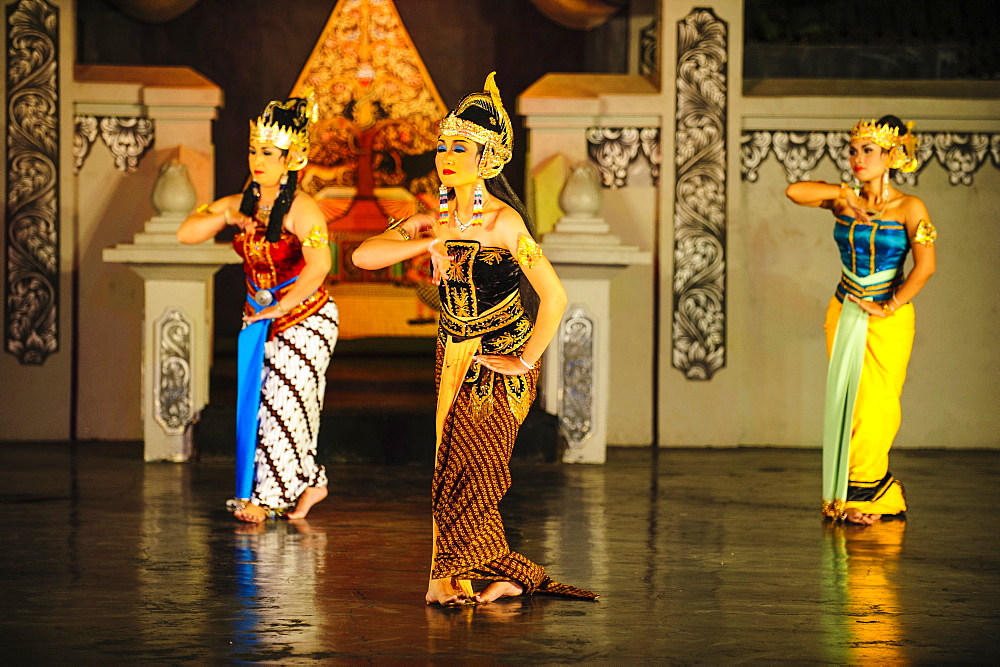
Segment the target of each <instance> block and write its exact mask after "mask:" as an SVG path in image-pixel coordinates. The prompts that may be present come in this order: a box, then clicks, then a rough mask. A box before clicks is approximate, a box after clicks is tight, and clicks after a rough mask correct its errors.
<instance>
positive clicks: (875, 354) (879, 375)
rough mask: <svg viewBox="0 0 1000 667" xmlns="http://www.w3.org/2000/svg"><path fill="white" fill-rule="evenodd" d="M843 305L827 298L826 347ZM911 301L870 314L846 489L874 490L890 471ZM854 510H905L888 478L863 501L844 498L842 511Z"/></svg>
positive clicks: (909, 340)
mask: <svg viewBox="0 0 1000 667" xmlns="http://www.w3.org/2000/svg"><path fill="white" fill-rule="evenodd" d="M841 307H842V304H841V303H840V301H838V300H837V298H836V297H833V298H831V299H830V305H829V307H828V308H827V311H826V322H825V323H824V329H825V331H826V347H827V354H828V355H829V354H830V353H831V352H832V350H833V341H834V336H835V334H836V332H837V323H838V321H839V319H840V310H841ZM913 334H914V310H913V305H912V304H906V305H904V306H902V307H901V308H899V309H897V310H896V312H895V314H894V315H892V316H891V317H877V316H875V317H869V318H868V331H867V336H866V340H865V353H864V363H863V366H862V370H861V378H860V381H859V384H858V392H857V397H856V399H855V404H854V412H853V418H852V422H851V444H850V455H849V458H848V479H849V484H850V487H852V488H854V489H857V488H872V489H874V488H875V487H876V486H877V485H878V484H879V483H880V482H881V481H882V480H883V479H884V478H885V476H886V474H887V473H888V471H889V449H890V447H892V442H893V440H894V439H895V437H896V432H897V431H898V430H899V425H900V422H901V419H902V412H901V410H900V403H899V399H900V396H901V394H902V391H903V382H904V381H905V380H906V366H907V364H908V363H909V360H910V352H911V351H912V349H913ZM848 508H857V509H858V510H859V511H861V512H863V513H865V514H898V513H900V512H903V511H905V510H906V498H905V496H904V493H903V488H902V485H901V484H900V483H899V481H898V480H895V479H893V480H892V482H891V483H890V484H888V486H887V487H886V488H884V489H879V490H878V491H877V492H876V493H875V497H874V498H872V499H871V500H867V501H858V500H851V499H850V497H848V500H847V502H846V504H845V505H844V508H843V509H845V510H846V509H848Z"/></svg>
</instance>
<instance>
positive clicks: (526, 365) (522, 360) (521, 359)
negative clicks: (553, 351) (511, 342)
mask: <svg viewBox="0 0 1000 667" xmlns="http://www.w3.org/2000/svg"><path fill="white" fill-rule="evenodd" d="M517 359H518V361H520V362H521V363H522V364H524V367H525V368H527V369H528V370H529V371H530V370H534V368H535V364H531V365H529V364H528V362H527V361H525V360H524V357H522V356H518V357H517Z"/></svg>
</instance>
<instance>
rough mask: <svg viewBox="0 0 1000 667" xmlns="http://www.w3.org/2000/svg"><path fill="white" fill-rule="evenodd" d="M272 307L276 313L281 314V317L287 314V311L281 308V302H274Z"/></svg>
mask: <svg viewBox="0 0 1000 667" xmlns="http://www.w3.org/2000/svg"><path fill="white" fill-rule="evenodd" d="M274 307H275V308H277V309H278V312H279V313H281V314H282V315H287V314H288V311H287V310H285V309H284V308H282V307H281V302H280V301H275V302H274Z"/></svg>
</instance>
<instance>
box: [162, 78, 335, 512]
mask: <svg viewBox="0 0 1000 667" xmlns="http://www.w3.org/2000/svg"><path fill="white" fill-rule="evenodd" d="M310 107H311V103H310V102H309V100H306V99H303V98H292V99H289V100H288V101H287V102H285V103H281V102H278V101H274V102H270V103H269V104H268V105H267V108H265V109H264V113H263V114H261V116H260V117H259V118H258V119H257V120H256V121H250V154H249V163H250V172H251V175H252V181H251V183H250V185H249V186H248V187H247V189H246V191H245V192H243V193H242V194H234V195H230V196H228V197H223V198H222V199H219V200H217V201H215V202H213V203H212V204H208V205H205V206H201V207H199V208H198V210H197V211H195V212H194V213H192V214H191V215H190V216H189V217H188V218H187V219H186V220H185V221H184V222H183V223H182V224H181V227H180V229H178V231H177V238H178V240H180V241H181V242H182V243H201V242H202V241H206V240H208V239H211V238H213V237H215V235H216V234H218V233H219V232H220V231H221V230H223V229H224V228H225V227H226V226H227V225H234V226H236V227H237V228H238V229H239V231H238V233H237V234H236V236H235V238H234V239H233V246H234V247H235V249H236V252H238V253H239V254H240V256H242V257H243V270H244V272H245V273H246V285H247V295H246V304H245V305H244V317H243V321H244V322H245V323H246V326H245V327H244V328H243V330H242V331H241V332H240V340H239V380H238V383H239V390H238V394H239V396H238V400H237V415H236V420H237V424H236V431H237V433H236V440H237V446H236V450H237V451H236V459H237V460H236V475H237V482H236V497H235V498H234V499H233V500H231V501H229V503H228V504H229V506H230V509H232V511H233V514H234V515H235V516H236V518H238V519H241V520H243V521H249V522H253V523H259V522H261V521H264V520H265V519H267V518H269V517H273V516H277V515H282V514H284V515H285V516H287V517H288V518H289V519H301V518H303V517H305V516H306V514H308V513H309V510H310V509H311V508H312V506H313V505H315V504H316V503H318V502H319V501H321V500H323V498H325V497H326V495H327V490H326V484H327V480H326V471H325V470H324V468H323V466H322V465H319V464H317V463H316V437H317V434H318V430H319V419H320V410H321V409H322V407H323V392H324V390H325V387H326V367H327V365H328V364H329V362H330V356H331V354H332V353H333V347H334V345H335V344H336V342H337V331H338V328H337V318H338V313H337V306H336V304H335V303H334V302H333V301H332V300H331V299H330V296H329V294H327V292H326V290H325V289H323V286H322V285H323V280H324V279H325V278H326V276H327V274H328V273H329V272H330V263H331V260H330V251H329V248H328V247H327V244H328V241H327V229H326V220H325V219H324V217H323V213H322V212H321V211H320V208H319V206H317V204H316V202H315V201H313V200H312V198H310V197H309V196H308V195H306V194H304V193H302V192H296V188H295V185H296V181H297V175H298V171H299V170H300V169H302V167H304V166H305V165H306V162H307V159H308V158H307V156H308V151H309V131H308V123H309V112H310V110H311V109H310ZM289 510H291V511H289Z"/></svg>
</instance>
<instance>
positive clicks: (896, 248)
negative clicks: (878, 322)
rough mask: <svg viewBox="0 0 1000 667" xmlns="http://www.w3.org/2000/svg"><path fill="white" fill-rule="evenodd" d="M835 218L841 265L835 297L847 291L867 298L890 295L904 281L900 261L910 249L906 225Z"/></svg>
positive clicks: (881, 299)
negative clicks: (841, 269) (841, 270)
mask: <svg viewBox="0 0 1000 667" xmlns="http://www.w3.org/2000/svg"><path fill="white" fill-rule="evenodd" d="M836 218H837V220H836V224H835V225H834V228H833V238H834V240H835V241H836V242H837V247H838V248H840V262H841V264H842V265H843V275H842V276H841V279H840V284H839V285H837V299H838V300H839V301H841V302H842V301H843V300H844V296H845V295H846V294H847V293H851V294H854V295H855V296H857V297H859V298H862V299H867V300H869V301H883V300H885V299H887V298H889V297H890V296H891V295H892V293H893V292H894V291H895V290H896V288H897V287H898V286H899V283H901V282H902V281H903V264H904V263H905V262H906V253H907V252H908V251H909V250H910V239H909V237H908V236H907V234H906V227H904V226H903V224H902V223H900V222H895V221H892V220H873V221H872V222H861V221H859V220H855V219H854V218H850V217H848V216H846V215H838V216H836ZM873 279H874V282H873Z"/></svg>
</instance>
